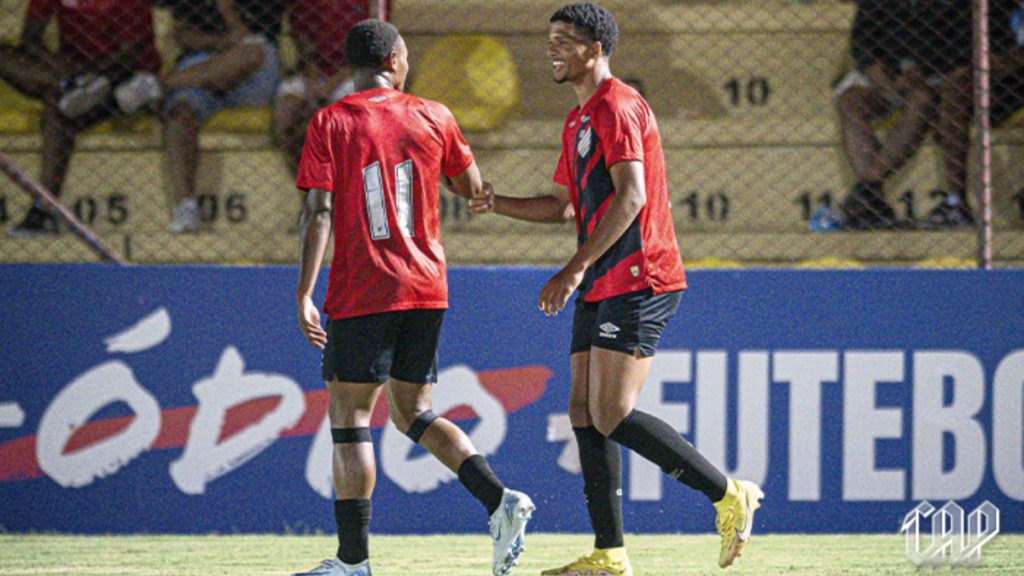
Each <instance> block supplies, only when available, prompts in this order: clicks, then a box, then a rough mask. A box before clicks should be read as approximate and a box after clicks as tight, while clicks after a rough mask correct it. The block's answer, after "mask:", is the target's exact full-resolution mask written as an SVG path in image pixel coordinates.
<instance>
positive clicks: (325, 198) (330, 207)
mask: <svg viewBox="0 0 1024 576" xmlns="http://www.w3.org/2000/svg"><path fill="white" fill-rule="evenodd" d="M333 225H334V195H333V194H331V193H330V192H328V191H326V190H320V189H317V188H312V189H310V190H309V192H307V193H306V202H305V203H304V204H303V206H302V218H301V220H300V223H299V232H300V234H301V240H300V242H301V244H300V245H301V252H300V256H299V285H298V287H297V288H296V290H295V304H296V307H297V308H298V314H299V329H300V330H302V334H303V335H304V336H305V337H306V340H309V343H310V344H312V345H313V346H314V347H316V348H319V349H321V350H322V349H323V347H324V346H325V345H326V344H327V333H326V332H325V331H324V329H323V326H321V324H320V311H319V310H317V307H316V304H314V303H313V288H314V287H315V286H316V279H317V276H318V275H319V273H320V268H321V266H323V261H324V253H326V252H327V242H328V241H329V240H330V238H331V228H332V227H333Z"/></svg>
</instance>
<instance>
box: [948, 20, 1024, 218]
mask: <svg viewBox="0 0 1024 576" xmlns="http://www.w3.org/2000/svg"><path fill="white" fill-rule="evenodd" d="M964 12H967V14H966V17H962V18H961V23H960V26H961V29H962V30H963V32H962V33H961V39H960V41H959V45H960V46H962V47H963V51H964V52H965V54H966V56H965V57H962V58H961V60H962V61H963V62H962V64H961V66H960V67H959V68H957V69H956V70H955V71H954V72H952V73H951V74H950V76H949V80H948V81H947V82H946V83H945V84H944V85H943V86H942V90H941V102H940V104H939V125H938V128H937V129H936V140H937V142H938V145H939V148H940V150H941V152H942V157H943V163H944V165H945V168H946V180H947V184H948V186H949V192H948V194H947V195H946V199H945V201H944V202H943V203H942V204H941V205H939V206H937V207H936V208H935V209H934V210H932V211H931V213H930V214H929V215H928V223H929V224H931V225H933V226H937V227H961V226H969V225H971V224H973V223H974V214H973V212H972V210H971V207H970V201H969V197H968V195H967V172H968V165H969V162H968V152H969V150H970V132H971V118H972V116H973V114H974V107H973V104H974V83H973V67H972V65H971V57H972V56H973V52H972V42H971V26H970V8H969V6H968V7H965V9H964ZM989 46H990V50H991V60H990V68H991V86H992V93H991V108H990V109H991V122H992V126H993V127H998V126H1000V125H1001V124H1003V123H1004V122H1005V121H1006V120H1008V119H1009V118H1010V117H1011V116H1013V114H1014V113H1015V112H1016V111H1017V110H1020V109H1021V108H1022V107H1024V2H1022V1H1021V0H993V2H991V3H990V4H989Z"/></svg>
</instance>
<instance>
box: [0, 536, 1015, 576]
mask: <svg viewBox="0 0 1024 576" xmlns="http://www.w3.org/2000/svg"><path fill="white" fill-rule="evenodd" d="M626 542H627V545H628V546H629V551H630V557H631V559H632V561H633V569H634V572H635V573H636V576H690V575H693V576H696V575H705V574H706V575H711V574H717V575H722V576H728V575H735V576H742V575H767V574H785V575H808V576H809V575H824V574H842V575H864V576H868V575H872V576H874V575H879V574H914V573H916V571H915V569H914V567H913V566H912V565H911V564H909V563H908V562H907V561H906V560H905V559H904V556H903V538H902V537H901V536H898V535H836V536H793V535H778V536H776V535H765V536H755V538H754V540H753V541H752V542H751V544H750V546H748V548H747V550H746V552H744V555H743V557H742V558H740V560H739V562H738V563H737V565H736V566H733V567H732V568H729V569H728V570H727V571H721V570H719V569H718V567H717V565H716V560H717V558H718V541H717V539H716V538H715V537H713V536H710V535H709V536H665V535H657V536H653V535H640V534H631V535H627V540H626ZM591 543H592V540H591V539H590V538H588V537H587V536H583V535H567V534H531V535H529V536H528V539H527V550H526V552H525V553H524V555H523V557H522V563H521V564H520V566H519V567H518V568H516V570H514V571H513V574H514V575H526V574H533V575H536V574H539V573H540V571H541V570H542V569H545V568H550V567H552V566H555V565H558V564H560V563H565V562H566V561H568V560H571V559H572V558H574V557H575V556H578V555H579V554H581V553H583V552H586V551H588V545H589V544H591ZM335 545H336V541H335V540H334V539H333V538H331V537H328V536H92V537H83V536H47V535H12V534H4V535H0V575H2V576H14V575H18V576H28V575H43V574H45V575H56V574H68V575H89V576H100V575H103V576H107V575H111V576H112V575H119V576H120V575H131V576H151V575H174V576H193V575H195V576H200V575H202V576H211V575H230V576H234V575H237V576H262V575H276V576H281V575H285V576H287V575H290V574H291V573H292V572H294V571H295V570H298V569H303V570H305V569H309V568H312V567H313V566H315V565H316V564H318V563H319V561H320V560H321V559H323V558H326V557H328V556H330V555H331V554H332V553H333V549H334V547H335ZM370 554H371V558H372V561H373V571H374V574H375V575H376V576H428V575H429V576H471V575H472V576H486V575H488V574H490V541H489V539H488V538H487V537H486V536H483V535H479V536H476V535H474V536H375V537H373V538H372V539H371V541H370ZM983 556H984V557H983V563H982V566H981V567H980V568H976V569H973V570H971V571H967V570H964V569H958V570H956V571H954V572H953V573H958V572H962V573H965V574H968V573H969V574H974V575H984V574H1014V575H1020V574H1024V535H1000V536H997V537H996V539H995V540H993V541H992V542H991V543H989V545H988V546H986V547H985V549H984V552H983ZM943 570H946V571H948V570H949V569H948V568H943Z"/></svg>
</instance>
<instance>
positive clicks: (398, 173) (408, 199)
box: [363, 160, 416, 240]
mask: <svg viewBox="0 0 1024 576" xmlns="http://www.w3.org/2000/svg"><path fill="white" fill-rule="evenodd" d="M412 179H413V166H412V160H406V161H405V162H402V163H400V164H397V165H395V212H396V213H397V215H398V225H399V227H400V228H401V229H402V233H403V234H404V235H405V236H406V237H408V238H412V237H413V235H414V232H415V230H416V225H415V222H414V221H413V210H412V208H413V206H412ZM363 191H364V192H365V193H366V215H367V217H368V218H369V219H370V238H372V239H373V240H383V239H385V238H390V237H391V228H390V226H388V210H387V203H386V200H385V195H384V179H383V177H382V174H381V169H380V162H374V163H373V164H370V165H369V166H367V167H366V168H363Z"/></svg>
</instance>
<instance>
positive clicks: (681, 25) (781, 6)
mask: <svg viewBox="0 0 1024 576" xmlns="http://www.w3.org/2000/svg"><path fill="white" fill-rule="evenodd" d="M562 5H564V2H561V1H559V0H460V1H459V2H451V1H450V0H403V1H402V2H401V3H396V6H395V9H394V10H393V14H392V21H393V22H394V23H395V25H396V26H398V28H399V30H401V31H402V32H403V34H412V33H421V34H423V33H433V34H447V33H451V34H472V33H488V34H513V33H520V34H530V33H534V34H540V35H541V36H543V35H545V34H546V33H547V26H548V18H549V17H550V16H551V14H553V13H554V11H555V10H557V9H558V8H559V7H560V6H562ZM601 5H602V6H604V7H606V8H607V9H608V10H610V11H611V12H612V13H613V14H615V16H616V20H617V22H618V25H619V29H620V30H621V31H622V32H624V33H629V32H650V31H659V32H705V33H710V32H744V31H746V32H757V31H760V32H789V31H793V30H801V31H806V32H813V31H834V30H847V29H849V26H850V23H851V22H852V21H853V14H854V6H852V5H851V3H849V2H842V1H840V0H819V1H816V2H808V3H800V2H793V1H792V0H717V1H716V0H704V1H674V0H606V1H605V2H602V3H601ZM496 15H497V16H498V17H496Z"/></svg>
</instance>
